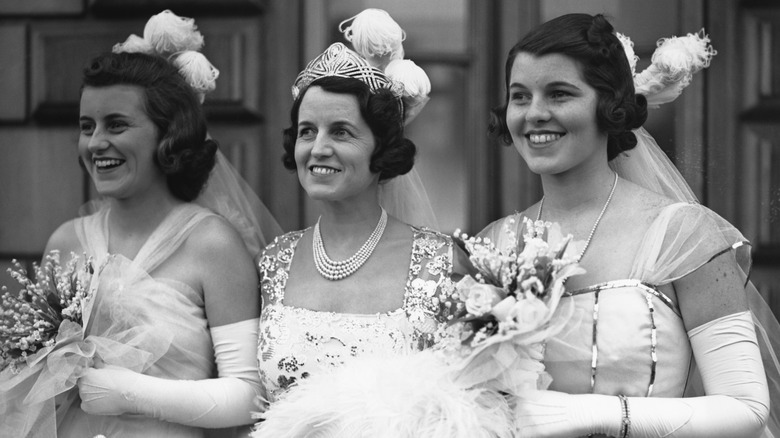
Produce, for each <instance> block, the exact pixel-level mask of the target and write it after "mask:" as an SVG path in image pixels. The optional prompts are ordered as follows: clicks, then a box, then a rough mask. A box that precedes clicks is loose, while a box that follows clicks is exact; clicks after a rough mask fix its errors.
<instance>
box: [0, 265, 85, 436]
mask: <svg viewBox="0 0 780 438" xmlns="http://www.w3.org/2000/svg"><path fill="white" fill-rule="evenodd" d="M14 265H15V269H11V268H9V269H8V272H9V274H10V275H11V277H12V278H13V279H14V280H16V281H17V282H18V283H19V285H20V286H21V288H20V289H18V290H17V289H13V290H12V289H8V288H7V287H3V288H2V290H0V304H1V305H2V308H1V309H0V415H1V416H2V418H3V419H4V424H5V426H4V427H7V428H13V429H11V430H20V429H18V427H21V426H19V423H22V422H24V423H28V424H40V423H41V422H46V421H54V419H53V418H47V416H49V415H51V414H52V412H51V411H50V410H48V411H44V410H43V409H42V408H41V405H42V404H43V403H44V402H45V401H47V400H51V399H53V397H54V396H55V395H57V394H60V393H62V392H64V391H66V390H67V389H69V388H70V387H73V385H74V384H75V381H76V378H77V377H78V376H77V375H74V373H77V372H78V370H79V369H80V365H79V364H77V363H76V362H78V361H80V360H81V358H82V357H83V354H80V352H81V350H82V349H83V348H84V345H83V342H82V341H83V340H84V328H83V327H84V321H83V318H84V310H85V306H86V305H87V303H88V302H89V300H90V299H91V293H90V283H91V281H92V276H93V273H94V267H93V263H92V260H91V259H87V258H86V256H82V257H77V256H75V254H74V255H72V257H71V259H70V260H69V261H68V262H67V263H65V264H62V263H60V254H59V252H58V251H52V252H50V253H49V254H47V255H46V256H45V257H44V260H43V264H42V265H40V266H38V265H35V266H34V271H33V275H32V276H28V274H27V271H26V270H25V269H24V268H23V267H22V266H21V265H20V264H19V263H18V262H16V261H14ZM81 365H86V364H81ZM24 423H22V426H24ZM36 427H38V426H36ZM21 430H26V429H21Z"/></svg>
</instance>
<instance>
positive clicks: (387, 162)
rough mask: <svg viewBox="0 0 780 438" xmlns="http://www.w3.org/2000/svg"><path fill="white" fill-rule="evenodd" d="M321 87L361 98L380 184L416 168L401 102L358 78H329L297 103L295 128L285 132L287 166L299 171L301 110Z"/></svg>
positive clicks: (318, 82)
mask: <svg viewBox="0 0 780 438" xmlns="http://www.w3.org/2000/svg"><path fill="white" fill-rule="evenodd" d="M314 86H317V87H320V88H322V89H323V90H325V91H327V92H330V93H338V94H350V95H353V96H355V97H356V98H357V101H358V107H359V109H360V115H361V116H362V117H363V119H364V120H365V121H366V123H367V124H368V126H369V128H371V133H372V134H373V135H374V140H375V144H376V146H375V147H374V152H373V154H371V162H370V164H369V170H370V171H371V172H372V173H378V174H379V181H387V180H390V179H392V178H395V177H396V176H398V175H403V174H405V173H407V172H409V171H410V170H412V166H414V155H415V153H416V152H417V147H416V146H415V145H414V143H413V142H412V141H411V140H409V139H407V138H404V125H403V112H402V109H401V107H400V106H399V105H398V99H397V98H396V97H395V96H394V95H393V93H392V92H390V90H387V89H380V90H379V91H377V92H375V93H371V92H370V90H369V88H368V85H366V84H365V83H363V82H362V81H360V80H358V79H352V78H342V77H336V76H325V77H322V78H319V79H317V80H315V81H313V82H312V83H311V84H310V85H309V86H308V87H306V88H305V89H304V90H303V91H302V92H301V93H300V95H298V98H297V99H295V102H293V106H292V110H291V111H290V121H291V123H292V125H291V126H290V127H289V128H287V129H285V130H284V132H283V134H284V140H283V142H284V143H283V145H284V154H283V155H282V163H284V167H286V168H287V169H290V170H295V169H296V165H295V142H296V139H297V137H298V111H299V109H300V107H301V102H302V101H303V97H304V96H305V95H306V92H307V91H308V90H310V89H311V87H314Z"/></svg>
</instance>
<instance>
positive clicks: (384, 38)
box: [339, 9, 406, 70]
mask: <svg viewBox="0 0 780 438" xmlns="http://www.w3.org/2000/svg"><path fill="white" fill-rule="evenodd" d="M339 32H342V33H343V34H344V38H346V39H347V41H349V42H350V43H352V46H353V47H354V48H355V51H356V52H358V53H359V54H360V55H362V56H363V57H364V58H366V60H367V61H368V63H369V64H371V65H372V66H373V67H376V68H378V69H380V70H384V69H385V67H387V65H388V64H389V63H390V61H393V60H395V59H403V57H404V48H403V41H404V39H406V34H405V33H404V31H403V29H401V26H399V25H398V23H396V22H395V20H393V17H391V16H390V14H388V13H387V12H386V11H384V10H382V9H365V10H364V11H362V12H360V13H359V14H357V15H355V16H354V17H352V18H349V19H346V20H344V21H342V22H341V24H339Z"/></svg>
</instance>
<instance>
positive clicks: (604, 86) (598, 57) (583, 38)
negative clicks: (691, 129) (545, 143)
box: [489, 14, 647, 160]
mask: <svg viewBox="0 0 780 438" xmlns="http://www.w3.org/2000/svg"><path fill="white" fill-rule="evenodd" d="M521 52H522V53H529V54H531V55H534V56H543V55H547V54H552V53H560V54H562V55H565V56H568V57H570V58H572V59H574V60H575V61H576V62H577V63H579V65H580V67H581V70H582V75H583V78H584V79H585V82H586V83H587V84H588V85H590V86H591V87H593V88H594V89H595V90H596V93H597V95H598V104H597V107H596V123H597V125H598V129H599V130H600V131H601V132H605V133H607V135H608V140H607V157H608V159H609V160H612V159H613V158H615V157H617V156H618V155H619V154H620V153H621V152H623V151H627V150H630V149H632V148H633V147H634V146H636V142H637V140H636V136H635V135H634V133H633V132H631V130H632V129H637V128H639V127H640V126H642V124H643V123H644V122H645V120H647V100H646V99H645V97H644V96H642V95H639V94H636V92H635V90H634V80H633V76H632V74H631V67H630V66H629V63H628V58H627V57H626V54H625V51H624V50H623V46H622V44H621V43H620V40H619V39H618V38H617V36H616V35H615V33H614V30H613V28H612V25H611V24H610V23H609V21H607V19H606V18H604V17H603V16H602V15H600V14H599V15H595V16H591V15H588V14H568V15H562V16H560V17H558V18H555V19H552V20H550V21H548V22H546V23H544V24H542V25H541V26H539V27H537V28H536V29H534V30H532V31H531V32H529V33H528V34H527V35H526V36H525V37H524V38H523V39H522V40H520V42H519V43H517V44H516V45H515V46H514V47H512V49H511V50H510V51H509V55H508V57H507V61H506V84H505V85H506V87H507V96H506V99H507V103H505V104H504V105H502V106H500V107H496V108H494V109H493V110H491V118H490V119H491V120H490V126H489V131H490V133H491V135H493V136H495V137H498V138H500V139H501V140H503V141H504V142H505V143H506V144H511V143H512V138H511V136H510V133H509V129H508V127H507V125H506V110H507V104H508V100H509V92H508V90H509V80H510V75H511V72H512V65H513V64H514V62H515V58H516V57H517V55H518V54H519V53H521Z"/></svg>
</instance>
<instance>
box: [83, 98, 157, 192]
mask: <svg viewBox="0 0 780 438" xmlns="http://www.w3.org/2000/svg"><path fill="white" fill-rule="evenodd" d="M80 112H81V115H80V117H79V126H80V129H81V135H80V136H79V156H80V159H81V162H82V163H83V164H84V165H85V167H86V169H87V172H89V175H90V177H91V178H92V181H93V183H94V184H95V189H96V190H97V192H98V194H100V195H101V196H110V197H112V198H116V199H127V198H131V197H137V196H142V195H141V193H139V192H148V191H155V190H158V191H161V193H160V194H157V196H161V195H162V194H164V193H165V192H167V187H166V185H165V174H164V173H163V171H162V169H161V168H160V166H158V165H157V164H156V155H157V154H156V152H157V145H158V143H159V139H160V135H159V130H158V129H157V126H155V124H154V123H153V122H152V120H151V119H150V118H149V116H147V115H146V112H145V111H144V91H143V88H141V87H138V86H133V85H116V86H113V87H99V88H96V87H90V86H87V87H85V88H84V91H83V92H82V93H81V106H80ZM145 195H146V196H154V195H153V194H152V193H145Z"/></svg>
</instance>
